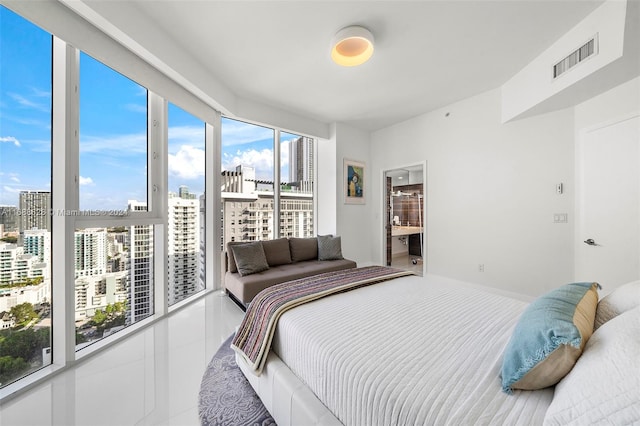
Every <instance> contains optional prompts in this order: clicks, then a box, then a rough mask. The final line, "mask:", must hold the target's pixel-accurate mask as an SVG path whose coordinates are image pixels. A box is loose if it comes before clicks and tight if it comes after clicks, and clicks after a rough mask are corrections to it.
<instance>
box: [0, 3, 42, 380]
mask: <svg viewBox="0 0 640 426" xmlns="http://www.w3.org/2000/svg"><path fill="white" fill-rule="evenodd" d="M0 22H1V23H2V24H1V25H0V52H2V53H1V55H0V82H1V83H0V387H4V386H6V385H8V384H10V383H12V382H14V381H16V380H18V379H20V378H21V377H24V376H25V375H27V374H29V373H32V372H33V371H36V370H38V369H40V368H42V367H44V366H47V365H49V364H50V363H51V309H52V306H51V285H52V283H51V216H50V209H51V114H52V107H51V85H52V82H51V68H52V41H51V40H52V38H51V34H49V33H47V32H45V31H43V30H41V29H40V28H38V27H36V26H34V25H33V24H31V23H30V22H28V21H26V20H25V19H23V18H21V17H20V16H18V15H16V14H15V13H13V12H11V11H9V10H8V9H5V8H4V7H0Z"/></svg>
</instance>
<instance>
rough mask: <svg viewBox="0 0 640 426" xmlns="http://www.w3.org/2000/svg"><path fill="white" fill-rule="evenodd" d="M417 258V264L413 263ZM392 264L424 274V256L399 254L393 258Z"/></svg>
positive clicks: (395, 266)
mask: <svg viewBox="0 0 640 426" xmlns="http://www.w3.org/2000/svg"><path fill="white" fill-rule="evenodd" d="M414 259H415V260H416V264H415V265H414V264H413V262H412V261H413V260H414ZM391 266H393V267H394V268H400V269H404V270H408V271H413V272H414V273H415V274H417V275H420V276H422V268H423V264H422V258H421V257H419V256H409V255H406V256H397V257H394V258H393V259H391Z"/></svg>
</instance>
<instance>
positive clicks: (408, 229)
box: [391, 225, 424, 237]
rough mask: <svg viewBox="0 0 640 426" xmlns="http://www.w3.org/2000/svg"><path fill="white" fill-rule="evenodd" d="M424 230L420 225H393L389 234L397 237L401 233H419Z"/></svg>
mask: <svg viewBox="0 0 640 426" xmlns="http://www.w3.org/2000/svg"><path fill="white" fill-rule="evenodd" d="M423 231H424V228H423V227H422V226H399V225H393V227H392V228H391V236H392V237H397V236H402V235H411V234H419V233H421V232H423Z"/></svg>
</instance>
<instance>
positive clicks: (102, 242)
mask: <svg viewBox="0 0 640 426" xmlns="http://www.w3.org/2000/svg"><path fill="white" fill-rule="evenodd" d="M74 236H75V244H74V245H75V275H76V279H77V278H79V277H90V276H99V275H102V274H105V273H106V272H107V230H106V229H105V228H87V229H82V230H76V232H75V234H74Z"/></svg>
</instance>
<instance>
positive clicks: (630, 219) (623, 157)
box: [576, 114, 640, 293]
mask: <svg viewBox="0 0 640 426" xmlns="http://www.w3.org/2000/svg"><path fill="white" fill-rule="evenodd" d="M578 167H579V182H578V205H577V207H578V210H577V219H578V232H577V238H578V241H577V242H576V243H577V247H576V279H577V281H597V282H599V283H600V284H601V285H602V286H603V288H604V292H605V293H608V292H610V291H611V290H613V289H614V288H616V287H618V286H620V285H622V284H624V283H626V282H629V281H634V280H637V279H640V172H639V169H640V116H639V115H637V114H636V115H634V116H630V117H627V118H625V119H623V120H620V121H617V122H615V123H610V124H607V125H605V126H601V127H598V128H594V129H590V130H588V131H585V132H583V133H582V135H581V138H580V147H579V164H578Z"/></svg>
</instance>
